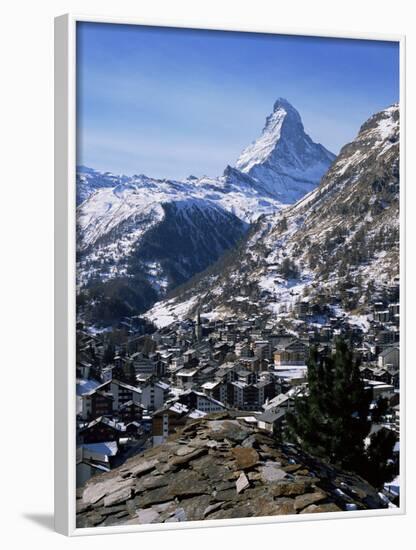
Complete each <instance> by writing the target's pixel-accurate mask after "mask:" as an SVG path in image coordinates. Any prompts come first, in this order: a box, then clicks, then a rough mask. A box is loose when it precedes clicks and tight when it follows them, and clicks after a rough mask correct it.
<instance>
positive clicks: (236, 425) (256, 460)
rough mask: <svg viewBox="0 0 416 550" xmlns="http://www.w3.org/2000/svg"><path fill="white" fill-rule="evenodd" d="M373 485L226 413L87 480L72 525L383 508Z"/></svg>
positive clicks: (194, 423) (193, 425) (199, 422)
mask: <svg viewBox="0 0 416 550" xmlns="http://www.w3.org/2000/svg"><path fill="white" fill-rule="evenodd" d="M385 506H386V505H385V503H383V502H382V501H381V499H380V498H379V496H378V493H377V491H376V490H375V489H374V488H373V487H371V486H370V485H369V484H368V483H367V482H365V481H364V480H363V479H361V478H360V477H358V476H356V475H351V474H348V473H345V472H341V471H340V470H337V469H336V468H334V467H333V466H329V465H327V464H325V463H323V462H322V461H319V460H317V459H315V458H313V457H310V456H309V455H306V454H304V453H302V452H301V451H299V449H297V448H295V447H292V446H288V445H279V444H277V443H276V442H275V440H274V439H273V437H272V436H271V435H270V434H268V433H266V432H263V431H260V430H258V429H257V428H255V427H252V426H251V425H250V424H249V423H246V422H245V421H244V420H238V419H236V418H233V416H232V415H230V414H222V413H220V414H216V415H211V416H208V417H205V418H203V419H200V420H197V421H194V422H192V423H190V424H187V425H186V426H185V428H184V429H182V430H181V431H180V432H178V433H177V434H175V435H174V436H171V437H170V438H169V439H168V440H167V442H166V443H164V444H163V445H160V446H158V447H154V448H152V449H150V450H148V451H146V452H144V453H143V454H141V455H138V456H135V457H133V458H131V459H129V460H128V461H127V462H125V463H124V464H123V465H122V466H121V467H119V468H117V469H115V470H113V471H111V472H109V473H105V474H101V475H98V476H96V477H94V478H92V479H90V480H89V481H88V483H87V484H86V486H85V487H83V488H82V489H79V490H78V492H77V527H93V526H98V525H99V526H109V525H132V524H146V523H164V522H177V521H193V520H203V519H206V520H211V519H224V518H244V517H254V516H257V517H259V516H274V515H287V514H308V513H317V512H339V511H342V510H364V509H370V508H372V509H376V508H384V507H385Z"/></svg>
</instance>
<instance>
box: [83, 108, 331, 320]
mask: <svg viewBox="0 0 416 550" xmlns="http://www.w3.org/2000/svg"><path fill="white" fill-rule="evenodd" d="M333 158H334V155H332V153H330V152H329V151H327V150H326V149H325V148H324V147H323V146H321V145H320V144H315V143H314V142H313V141H312V140H311V138H310V137H309V136H308V135H307V134H306V133H305V132H304V129H303V124H302V121H301V118H300V115H299V113H298V112H297V111H296V110H295V109H294V107H292V106H291V105H290V104H289V103H288V102H287V101H286V100H283V99H279V100H278V101H276V103H275V105H274V110H273V113H272V114H271V115H270V116H269V117H268V118H267V121H266V126H265V128H264V130H263V134H262V136H261V137H260V139H259V140H257V141H256V142H255V143H254V144H252V145H251V146H249V147H248V148H247V149H246V150H245V151H244V152H243V153H242V155H241V157H240V159H239V161H238V162H237V166H236V167H231V166H227V167H226V168H225V170H224V173H223V175H222V176H219V177H215V178H211V177H207V176H204V177H201V178H196V177H194V176H190V177H188V178H187V179H186V180H184V181H176V180H169V179H164V180H160V179H159V180H158V179H154V178H151V177H147V176H144V175H138V176H131V177H129V176H116V175H113V174H110V173H108V172H106V173H101V172H98V171H95V170H92V169H90V168H86V167H81V168H80V169H79V172H78V175H77V202H78V204H79V206H78V209H77V238H78V240H77V274H78V278H77V282H78V289H79V290H80V291H83V292H86V294H89V295H92V296H93V300H94V302H95V303H97V302H100V301H101V302H102V301H103V300H106V299H107V298H108V292H107V290H109V291H110V292H109V293H110V294H111V296H112V297H113V298H115V295H116V294H117V292H119V293H120V290H121V288H122V289H123V291H122V292H121V295H122V296H123V298H122V299H121V301H122V302H123V306H122V307H121V310H122V311H124V312H125V313H127V312H129V311H130V312H131V313H133V312H136V313H140V312H141V311H143V310H144V309H146V308H148V307H149V306H150V305H152V303H154V302H155V301H156V300H157V299H158V298H161V297H163V296H164V295H165V293H166V292H167V291H169V290H172V289H173V288H175V287H177V286H178V285H180V284H183V283H184V282H186V281H188V280H189V279H190V278H191V277H193V276H194V275H196V274H197V273H200V272H201V271H203V270H204V269H206V268H208V267H209V266H211V265H213V264H214V263H215V262H216V261H217V260H218V259H219V258H221V257H222V255H223V254H224V253H226V252H227V251H230V250H232V249H233V248H234V247H235V246H236V244H237V243H238V242H239V241H240V240H241V239H242V238H243V237H244V236H245V234H246V232H247V230H248V229H249V227H250V224H253V223H256V222H257V220H258V219H259V218H260V217H262V216H266V217H268V216H270V215H272V214H273V213H275V212H278V211H279V210H281V209H282V208H284V207H286V206H287V205H288V204H291V203H293V202H294V200H296V199H298V198H299V197H300V196H303V195H304V194H305V193H306V192H308V191H310V190H311V189H313V188H315V187H316V185H317V184H318V183H319V180H320V178H321V176H322V175H323V174H324V173H325V171H326V170H327V169H328V167H329V166H330V164H331V162H332V160H333ZM139 287H140V288H139ZM97 289H98V290H97ZM110 289H111V290H110ZM137 296H138V297H137ZM84 299H85V296H84ZM86 299H89V298H86Z"/></svg>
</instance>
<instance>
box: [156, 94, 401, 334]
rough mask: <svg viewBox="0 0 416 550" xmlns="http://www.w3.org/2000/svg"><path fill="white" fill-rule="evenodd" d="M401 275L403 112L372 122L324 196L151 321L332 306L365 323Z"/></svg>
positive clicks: (287, 213)
mask: <svg viewBox="0 0 416 550" xmlns="http://www.w3.org/2000/svg"><path fill="white" fill-rule="evenodd" d="M398 268H399V107H398V105H393V106H391V107H389V108H388V109H385V110H384V111H381V112H380V113H377V114H376V115H374V116H372V117H371V118H370V119H369V120H368V121H367V122H365V123H364V124H363V125H362V127H361V128H360V131H359V134H358V136H357V137H356V139H355V140H354V141H352V142H351V143H349V144H348V145H346V146H345V147H343V149H342V150H341V152H340V154H339V156H338V157H337V159H336V160H335V162H334V163H333V164H332V166H331V168H330V170H329V171H328V173H327V174H326V175H325V176H324V178H323V179H322V181H321V184H320V185H319V187H318V188H317V189H316V190H314V191H312V192H311V193H309V194H308V195H307V196H306V197H304V198H303V199H301V200H300V201H298V202H297V203H296V204H295V205H293V206H289V207H287V208H285V209H283V210H281V211H280V212H277V213H275V214H273V215H271V216H268V217H266V218H262V219H260V220H259V221H258V223H257V224H256V225H255V226H254V227H253V228H252V230H251V231H250V233H249V234H248V236H247V238H246V240H245V241H244V242H243V243H242V244H241V245H240V247H239V248H238V250H237V251H236V252H235V254H234V255H233V256H232V257H230V260H229V262H228V263H227V264H226V265H224V262H223V263H222V265H221V266H220V268H218V269H216V268H215V266H214V268H212V269H211V270H210V271H209V273H207V274H206V275H205V276H204V277H201V278H200V280H193V281H192V288H184V289H183V290H182V291H181V289H178V292H180V291H181V293H180V294H179V295H178V296H175V297H173V298H171V299H170V300H168V301H162V302H159V303H157V304H155V305H154V306H153V308H152V309H151V310H150V311H149V312H148V313H147V316H148V318H150V319H152V320H153V321H155V322H156V323H158V324H160V325H165V324H169V323H170V322H173V321H174V320H176V319H178V318H182V317H185V316H187V315H188V314H190V313H191V314H192V312H193V310H194V309H195V308H196V307H200V306H201V305H202V307H203V310H204V314H206V315H208V316H210V315H211V316H225V315H230V314H232V313H235V312H237V311H238V312H245V313H247V314H250V313H252V312H259V311H261V312H263V313H264V312H267V311H268V312H269V313H270V314H274V315H277V316H283V317H285V316H287V315H288V314H289V313H290V311H291V309H292V308H293V305H294V303H296V302H297V301H300V300H306V301H310V302H311V303H331V300H332V298H333V296H334V295H335V296H336V297H337V300H338V302H337V305H336V307H337V310H338V311H344V310H345V311H350V312H355V313H357V315H358V317H359V316H360V315H363V316H364V317H365V315H366V314H367V313H368V308H367V304H368V303H369V301H370V299H371V298H372V294H374V293H375V292H383V289H386V288H388V287H389V285H391V284H392V283H393V282H394V281H395V279H396V278H397V275H398Z"/></svg>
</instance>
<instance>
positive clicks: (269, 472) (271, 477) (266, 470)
mask: <svg viewBox="0 0 416 550" xmlns="http://www.w3.org/2000/svg"><path fill="white" fill-rule="evenodd" d="M260 475H261V479H262V480H263V482H264V483H272V482H274V481H280V480H281V479H285V477H286V472H285V471H284V470H282V469H281V468H280V465H279V464H276V463H275V462H267V463H266V465H265V466H262V467H261V468H260Z"/></svg>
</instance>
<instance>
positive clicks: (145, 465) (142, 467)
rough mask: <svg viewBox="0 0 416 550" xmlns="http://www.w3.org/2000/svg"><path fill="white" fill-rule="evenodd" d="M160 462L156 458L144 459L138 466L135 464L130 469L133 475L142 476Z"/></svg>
mask: <svg viewBox="0 0 416 550" xmlns="http://www.w3.org/2000/svg"><path fill="white" fill-rule="evenodd" d="M157 463H158V460H157V459H156V458H154V459H152V460H143V461H141V462H139V463H138V464H137V465H136V466H133V467H132V468H131V470H130V472H131V475H133V476H141V475H143V474H146V473H148V472H150V471H151V470H153V468H154V467H155V466H156V464H157Z"/></svg>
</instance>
